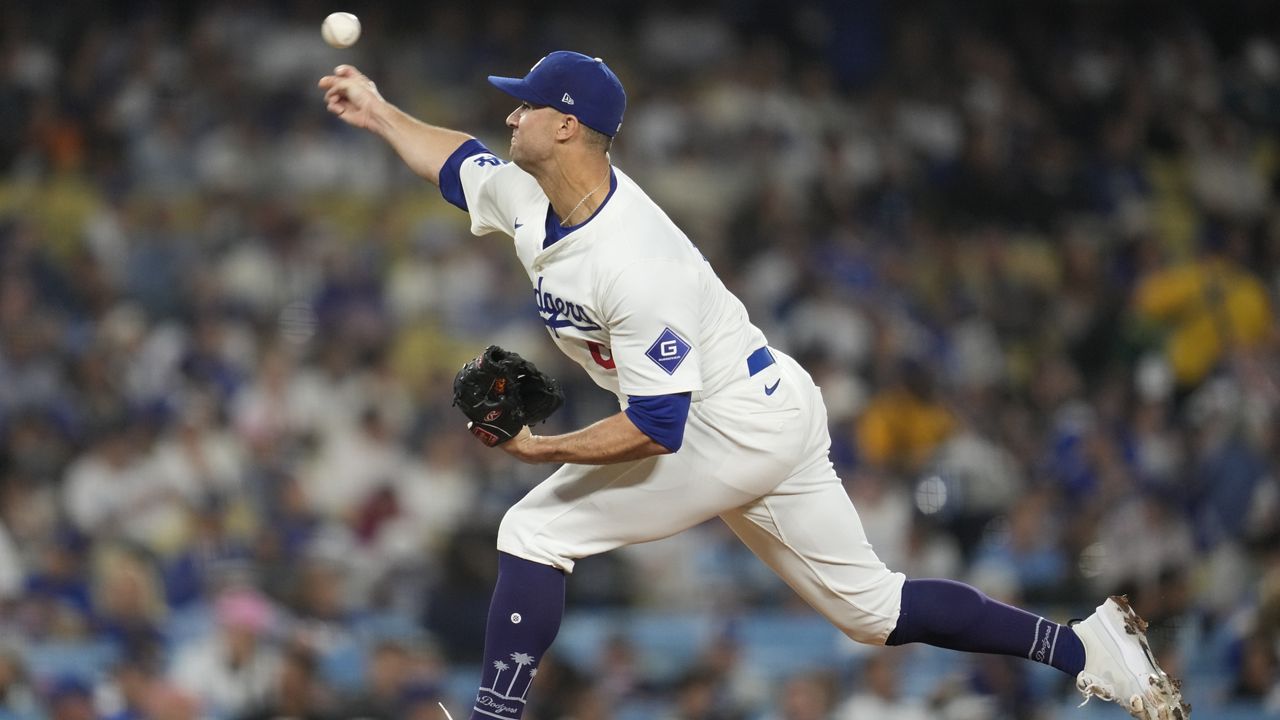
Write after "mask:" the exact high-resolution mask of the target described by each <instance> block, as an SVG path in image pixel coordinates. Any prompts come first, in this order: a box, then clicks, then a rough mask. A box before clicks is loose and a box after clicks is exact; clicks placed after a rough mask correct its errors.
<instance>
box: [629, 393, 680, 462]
mask: <svg viewBox="0 0 1280 720" xmlns="http://www.w3.org/2000/svg"><path fill="white" fill-rule="evenodd" d="M627 401H628V405H627V409H626V413H627V417H628V418H630V419H631V422H633V423H635V426H636V427H638V428H640V432H642V433H644V434H645V435H648V436H649V439H651V440H653V441H654V442H656V443H658V444H659V445H661V446H662V447H664V448H666V449H668V450H670V451H671V452H675V451H677V450H679V449H680V446H681V445H682V444H683V443H684V424H685V421H686V420H688V419H689V403H690V401H691V394H690V393H687V392H682V393H673V394H671V395H628V396H627Z"/></svg>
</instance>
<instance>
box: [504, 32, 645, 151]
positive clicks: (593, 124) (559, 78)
mask: <svg viewBox="0 0 1280 720" xmlns="http://www.w3.org/2000/svg"><path fill="white" fill-rule="evenodd" d="M489 82H491V83H493V86H494V87H496V88H498V89H499V90H501V91H502V92H504V93H506V94H508V95H510V96H512V97H514V98H516V99H517V100H523V101H525V102H527V103H532V104H534V105H549V106H550V107H553V108H555V109H557V110H559V111H560V112H562V113H564V114H566V115H573V116H575V117H577V118H578V120H580V121H581V122H582V124H583V125H586V126H587V127H589V128H591V129H592V130H595V131H597V132H602V133H604V134H605V135H608V136H609V137H613V136H614V135H617V134H618V130H620V129H622V113H623V112H624V111H626V109H627V94H626V93H625V92H623V90H622V83H621V82H619V81H618V76H617V75H614V74H613V71H612V70H610V69H609V66H608V65H605V64H604V61H603V60H601V59H600V58H593V57H588V56H586V55H583V54H582V53H577V52H572V51H570V50H557V51H555V52H553V53H551V54H550V55H547V56H546V57H544V58H542V59H541V60H539V61H538V62H537V64H535V65H534V66H533V67H532V68H529V74H528V75H525V76H524V77H523V78H509V77H498V76H496V75H490V76H489Z"/></svg>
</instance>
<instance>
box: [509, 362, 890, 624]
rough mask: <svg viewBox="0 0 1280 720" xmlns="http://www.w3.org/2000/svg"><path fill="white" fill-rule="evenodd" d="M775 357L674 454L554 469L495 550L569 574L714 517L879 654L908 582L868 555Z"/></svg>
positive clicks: (804, 404) (809, 391) (808, 405)
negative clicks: (599, 557)
mask: <svg viewBox="0 0 1280 720" xmlns="http://www.w3.org/2000/svg"><path fill="white" fill-rule="evenodd" d="M773 355H774V357H775V358H776V360H777V362H775V363H774V364H772V365H770V366H769V367H767V368H765V369H764V370H762V371H759V372H757V374H756V375H754V376H748V374H747V370H746V367H745V365H744V369H743V373H742V379H741V380H740V381H737V382H735V383H734V384H733V385H731V386H730V387H728V388H725V389H723V390H722V391H720V392H717V393H715V394H714V395H713V396H712V397H709V398H704V399H702V400H701V401H699V402H695V403H694V404H693V405H692V406H691V407H690V410H689V420H688V423H687V425H686V427H685V436H684V444H683V445H682V447H681V448H680V450H679V452H676V453H674V454H671V455H662V456H658V457H651V458H646V459H644V460H636V461H631V462H625V463H618V464H615V465H603V466H597V465H565V466H563V467H561V468H560V469H559V470H557V471H556V472H555V473H554V474H552V475H551V477H549V478H547V479H546V480H544V481H543V482H542V483H540V484H539V485H538V486H537V487H535V488H534V489H533V490H531V491H530V492H529V494H528V495H526V496H525V497H524V498H523V499H522V500H521V501H520V502H518V503H516V504H515V505H514V506H512V508H511V509H510V510H509V511H508V512H507V514H506V516H505V517H504V518H503V520H502V525H501V527H500V528H499V531H498V549H499V550H501V551H503V552H506V553H510V554H512V555H516V556H518V557H522V558H525V559H527V560H532V561H534V562H540V563H544V564H547V565H552V566H555V567H558V568H560V569H562V570H564V571H565V572H572V570H573V563H574V560H576V559H578V558H583V557H588V556H591V555H595V554H598V553H602V552H606V551H608V550H613V549H614V548H618V547H622V546H624V545H630V544H633V543H639V542H647V541H650V540H657V539H660V538H664V537H667V536H669V535H674V534H675V533H678V532H680V531H682V530H686V529H688V528H690V527H693V526H695V525H697V524H699V523H702V522H703V521H705V520H708V519H710V518H712V517H715V516H719V517H720V518H721V519H722V520H724V522H725V523H726V524H728V526H729V527H730V528H731V529H732V530H733V532H734V533H735V534H737V536H738V537H739V538H740V539H741V540H742V541H743V542H744V543H746V545H747V547H749V548H750V549H751V551H752V552H754V553H755V554H756V555H757V556H758V557H759V558H760V559H761V560H763V561H764V562H765V563H766V564H768V565H769V567H771V568H773V570H774V572H776V573H778V575H779V576H780V577H782V579H783V580H785V581H786V582H787V584H788V585H790V586H791V587H792V588H793V589H794V590H795V591H796V592H797V593H799V594H800V596H801V597H803V598H804V599H805V600H806V601H807V602H808V603H809V604H810V605H812V606H813V607H814V608H815V609H817V610H818V611H819V612H820V613H822V614H823V615H824V616H826V617H827V618H828V619H829V620H830V621H831V622H832V623H834V624H835V625H836V626H837V627H838V628H840V629H841V630H842V631H843V632H844V633H845V634H847V635H848V636H849V637H851V638H853V639H854V640H857V641H860V642H866V643H873V644H883V643H884V642H885V640H886V639H887V638H888V636H889V633H891V632H892V631H893V629H894V627H895V626H896V625H897V621H898V611H899V605H900V601H901V596H902V584H903V582H904V581H905V580H906V578H905V576H903V575H902V574H901V573H892V572H889V569H888V568H887V567H885V565H884V563H883V562H881V560H880V558H878V557H877V556H876V554H875V551H874V550H872V548H871V544H870V543H869V542H867V536H866V533H865V532H864V531H863V529H862V521H861V520H860V519H859V517H858V512H857V510H855V509H854V507H853V503H852V502H850V500H849V497H848V495H847V494H846V493H845V490H844V487H843V486H842V485H841V482H840V479H839V478H838V477H837V476H836V473H835V468H834V467H832V465H831V461H830V459H829V457H828V453H829V450H830V446H831V437H830V435H829V434H828V431H827V413H826V408H825V406H824V405H823V403H822V396H821V393H820V392H819V390H818V388H817V386H816V385H814V383H813V380H812V378H810V377H809V374H808V373H807V372H805V370H804V369H803V368H801V367H800V365H799V364H798V363H796V362H795V361H794V360H792V359H791V358H790V357H788V356H786V355H784V354H782V353H780V352H777V351H776V350H775V351H773ZM775 382H776V383H777V384H776V386H774V389H773V392H772V394H766V392H765V391H766V388H768V387H769V386H771V385H774V383H775Z"/></svg>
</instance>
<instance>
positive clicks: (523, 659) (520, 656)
mask: <svg viewBox="0 0 1280 720" xmlns="http://www.w3.org/2000/svg"><path fill="white" fill-rule="evenodd" d="M511 661H512V662H514V663H515V664H516V671H515V672H514V673H512V674H511V682H510V683H509V684H508V685H507V693H506V695H505V697H508V698H509V697H511V689H512V688H514V687H515V686H516V678H518V677H520V670H521V668H523V667H524V666H525V665H532V664H533V656H532V655H530V654H528V653H520V652H517V653H511ZM536 671H537V670H536V668H535V669H534V670H532V671H531V672H536ZM530 682H532V681H530ZM494 685H495V686H496V685H497V683H496V682H495V683H494ZM525 691H526V692H528V688H526V689H525Z"/></svg>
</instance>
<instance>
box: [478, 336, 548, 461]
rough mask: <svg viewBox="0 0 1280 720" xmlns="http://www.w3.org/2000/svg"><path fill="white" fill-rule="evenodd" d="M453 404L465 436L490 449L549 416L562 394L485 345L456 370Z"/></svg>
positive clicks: (526, 366)
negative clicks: (464, 425) (463, 417)
mask: <svg viewBox="0 0 1280 720" xmlns="http://www.w3.org/2000/svg"><path fill="white" fill-rule="evenodd" d="M453 404H454V405H457V406H458V407H459V408H461V409H462V414H463V415H466V416H467V419H469V420H470V421H471V422H470V423H469V424H468V425H467V427H468V428H469V429H470V430H471V434H472V435H475V436H476V437H478V438H480V441H481V442H483V443H484V444H485V445H488V446H489V447H493V446H494V445H501V444H502V443H504V442H506V441H508V440H510V439H511V438H513V437H515V436H516V434H517V433H519V432H520V429H521V428H523V427H524V426H525V425H533V424H534V423H539V422H542V421H543V420H546V419H547V418H548V417H550V416H551V413H553V412H555V411H556V410H558V409H559V408H560V406H561V405H563V404H564V393H563V392H561V390H560V383H558V382H556V380H555V379H554V378H552V377H549V376H547V375H546V374H544V373H542V372H541V371H539V370H538V368H536V367H534V366H533V363H531V362H529V361H528V360H525V359H524V358H522V357H520V356H519V355H518V354H516V353H513V352H510V351H508V350H503V349H502V348H500V347H498V346H497V345H490V346H489V347H487V348H485V350H484V352H483V353H481V354H480V355H479V356H478V357H476V358H475V359H474V360H472V361H470V362H468V363H467V364H466V365H463V366H462V369H461V370H459V371H458V376H457V377H455V378H454V379H453Z"/></svg>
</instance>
